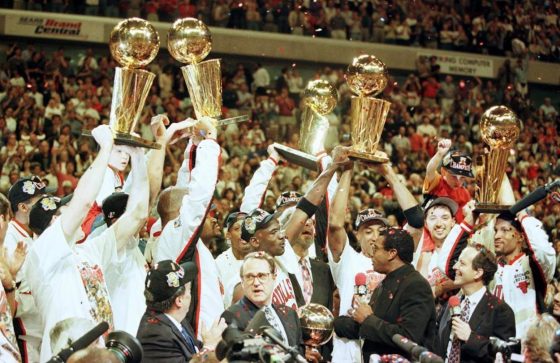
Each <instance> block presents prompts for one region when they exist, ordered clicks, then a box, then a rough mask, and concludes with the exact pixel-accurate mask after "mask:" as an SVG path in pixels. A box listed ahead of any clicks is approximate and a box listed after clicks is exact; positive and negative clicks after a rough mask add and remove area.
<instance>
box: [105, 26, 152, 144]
mask: <svg viewBox="0 0 560 363" xmlns="http://www.w3.org/2000/svg"><path fill="white" fill-rule="evenodd" d="M109 49H110V50H111V55H112V56H113V58H114V59H115V60H116V61H117V63H119V64H120V65H121V67H116V69H115V79H114V83H113V97H112V103H111V114H110V118H109V126H110V127H111V130H112V131H113V134H114V139H115V143H116V144H123V145H130V146H140V147H146V148H152V149H159V148H160V147H161V145H159V144H157V143H155V142H151V141H149V140H144V139H142V138H140V137H138V136H135V135H133V132H134V130H135V128H136V124H137V123H138V120H139V119H140V116H141V113H142V109H143V107H144V104H145V102H146V97H147V96H148V92H149V91H150V88H151V86H152V82H153V81H154V78H155V74H153V73H151V72H148V71H146V70H143V69H139V68H141V67H144V66H146V65H148V64H149V63H150V62H151V61H152V60H154V58H155V57H156V55H157V53H158V50H159V35H158V33H157V31H156V29H155V28H154V27H153V26H152V25H151V24H150V23H148V22H147V21H146V20H143V19H139V18H131V19H126V20H123V21H121V22H120V23H118V24H117V25H116V26H115V27H114V28H113V31H112V32H111V37H110V40H109Z"/></svg>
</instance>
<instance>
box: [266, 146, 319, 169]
mask: <svg viewBox="0 0 560 363" xmlns="http://www.w3.org/2000/svg"><path fill="white" fill-rule="evenodd" d="M272 146H274V149H276V151H277V152H278V154H280V156H282V157H283V158H284V159H286V161H288V162H290V163H292V164H296V165H299V166H303V167H304V168H306V169H309V170H314V171H320V169H319V163H318V161H319V159H318V158H317V157H316V156H314V155H311V154H308V153H304V152H303V151H300V150H297V149H294V148H291V147H288V146H284V145H282V144H278V143H274V144H272Z"/></svg>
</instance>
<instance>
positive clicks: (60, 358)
mask: <svg viewBox="0 0 560 363" xmlns="http://www.w3.org/2000/svg"><path fill="white" fill-rule="evenodd" d="M107 330H109V324H107V322H105V321H103V322H101V323H99V324H97V325H96V326H95V327H93V329H91V330H90V331H88V332H87V333H85V334H84V335H83V336H82V337H80V338H79V339H77V340H76V341H75V342H74V343H72V345H70V346H69V347H68V348H66V349H63V350H61V351H60V352H59V353H58V354H57V355H55V356H54V357H52V358H51V359H50V360H49V361H48V362H47V363H61V362H66V360H67V359H68V358H70V356H71V355H72V354H74V353H75V352H77V351H78V350H82V349H85V348H87V347H88V346H89V345H90V344H91V343H93V342H95V341H96V340H97V339H98V338H99V337H100V336H102V335H103V333H105V332H106V331H107Z"/></svg>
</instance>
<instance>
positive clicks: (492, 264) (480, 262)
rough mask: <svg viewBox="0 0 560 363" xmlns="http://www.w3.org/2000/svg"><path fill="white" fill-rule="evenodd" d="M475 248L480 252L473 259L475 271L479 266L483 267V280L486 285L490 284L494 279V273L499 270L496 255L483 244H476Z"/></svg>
mask: <svg viewBox="0 0 560 363" xmlns="http://www.w3.org/2000/svg"><path fill="white" fill-rule="evenodd" d="M474 248H475V249H476V250H477V251H478V253H477V254H476V256H474V258H473V260H472V268H473V270H475V271H476V270H478V269H479V268H480V269H482V282H483V283H484V286H488V284H489V283H490V281H492V279H494V274H496V271H498V263H497V262H496V255H494V253H492V252H491V251H489V250H487V249H486V247H483V246H481V245H476V246H474Z"/></svg>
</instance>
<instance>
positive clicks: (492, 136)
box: [475, 106, 521, 213]
mask: <svg viewBox="0 0 560 363" xmlns="http://www.w3.org/2000/svg"><path fill="white" fill-rule="evenodd" d="M520 131H521V121H520V120H519V119H518V118H517V116H516V115H515V113H514V112H513V111H511V110H510V109H509V108H507V107H505V106H494V107H491V108H489V109H488V110H486V112H484V114H483V115H482V117H481V119H480V134H481V136H482V140H483V141H484V142H485V143H486V144H487V145H488V146H489V147H490V151H489V152H487V153H485V154H484V155H480V156H479V157H478V158H477V160H476V165H475V181H476V196H475V197H476V198H475V199H476V201H477V205H476V207H475V211H476V212H479V213H501V212H503V211H504V210H507V209H509V207H510V206H505V205H499V204H497V199H498V194H499V192H500V187H501V186H502V181H503V179H504V175H505V172H506V168H507V159H508V157H509V154H510V151H511V148H512V147H513V146H514V145H515V142H516V141H517V139H518V138H519V133H520Z"/></svg>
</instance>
